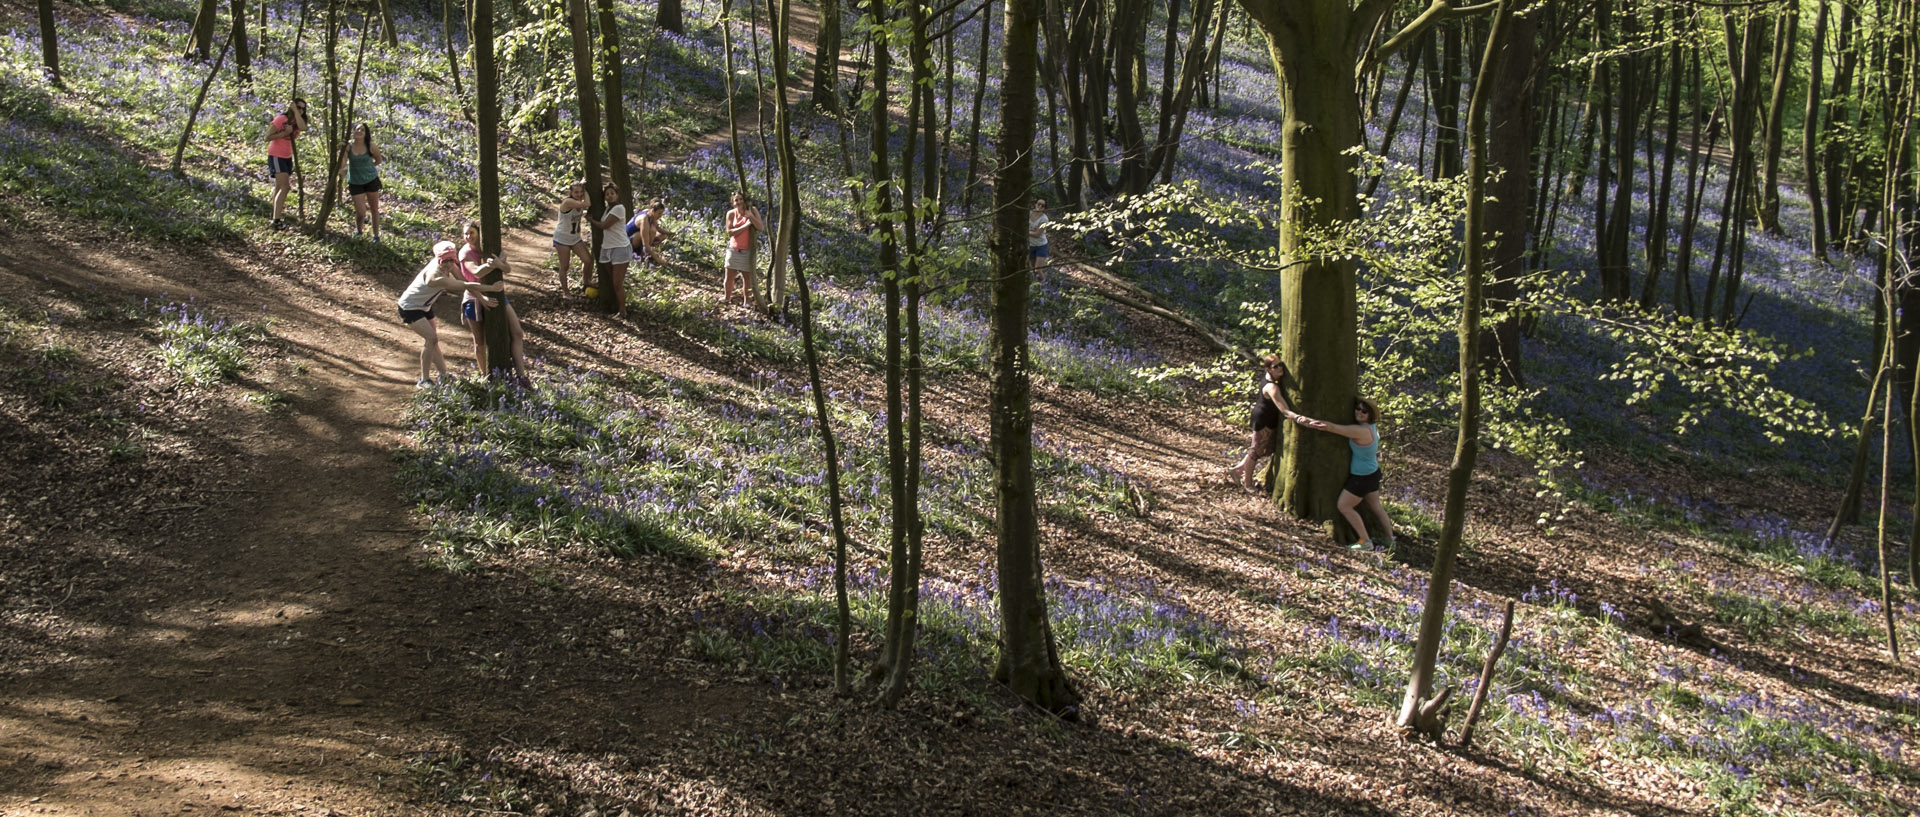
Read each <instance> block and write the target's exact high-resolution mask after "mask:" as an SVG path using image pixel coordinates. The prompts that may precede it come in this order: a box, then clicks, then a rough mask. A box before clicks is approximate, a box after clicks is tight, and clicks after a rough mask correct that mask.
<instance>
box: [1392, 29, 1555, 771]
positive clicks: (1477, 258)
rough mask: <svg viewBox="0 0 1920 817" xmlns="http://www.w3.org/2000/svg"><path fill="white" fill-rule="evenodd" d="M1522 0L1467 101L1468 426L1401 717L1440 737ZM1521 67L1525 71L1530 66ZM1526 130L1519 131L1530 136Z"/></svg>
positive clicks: (1450, 480) (1464, 357)
mask: <svg viewBox="0 0 1920 817" xmlns="http://www.w3.org/2000/svg"><path fill="white" fill-rule="evenodd" d="M1517 3H1518V0H1500V8H1499V10H1498V11H1497V12H1495V15H1494V18H1493V28H1492V29H1491V30H1490V31H1489V32H1488V34H1487V50H1486V53H1485V54H1484V55H1483V56H1482V57H1481V62H1480V71H1479V73H1478V74H1477V75H1476V76H1475V80H1474V83H1473V98H1472V101H1471V102H1469V103H1468V105H1467V150H1468V156H1469V158H1468V169H1467V190H1468V192H1467V205H1466V206H1467V213H1466V216H1467V218H1466V222H1467V223H1466V240H1465V241H1464V242H1463V243H1464V245H1465V252H1464V255H1465V256H1466V258H1465V263H1464V267H1465V269H1464V270H1463V271H1462V273H1461V277H1462V278H1464V279H1465V280H1464V284H1465V292H1464V293H1463V294H1462V298H1461V305H1460V427H1459V436H1458V437H1457V439H1456V440H1455V442H1454V448H1453V466H1452V467H1451V468H1450V469H1449V470H1448V472H1447V505H1446V518H1445V520H1444V521H1443V522H1442V523H1441V526H1440V542H1439V544H1438V545H1436V546H1435V549H1434V556H1433V578H1432V579H1431V580H1429V581H1428V582H1427V598H1426V601H1425V603H1424V604H1423V605H1422V607H1421V609H1420V635H1419V638H1418V640H1417V641H1415V642H1414V649H1413V669H1412V672H1411V674H1410V675H1409V677H1408V679H1407V690H1406V695H1405V697H1404V699H1403V700H1402V702H1401V706H1400V717H1399V718H1398V720H1397V723H1398V724H1399V725H1400V726H1401V727H1403V728H1409V729H1414V730H1416V731H1419V732H1423V733H1425V734H1427V735H1429V736H1431V737H1432V738H1433V739H1435V740H1439V739H1440V737H1441V735H1442V733H1444V732H1445V730H1446V722H1445V715H1444V714H1443V711H1444V707H1445V704H1446V699H1447V696H1448V694H1449V693H1451V692H1452V690H1451V689H1450V688H1449V689H1447V690H1444V691H1442V692H1441V693H1440V694H1439V695H1438V696H1435V695H1433V684H1434V674H1435V665H1436V663H1437V661H1438V658H1439V655H1440V641H1441V639H1443V638H1445V636H1446V621H1447V599H1448V596H1449V595H1450V594H1451V592H1452V590H1453V566H1454V562H1455V561H1456V560H1457V559H1458V557H1459V553H1460V539H1461V535H1462V533H1463V532H1464V531H1465V530H1466V518H1467V488H1468V487H1469V486H1470V485H1471V484H1472V483H1473V466H1474V461H1475V459H1476V458H1477V456H1478V453H1479V446H1480V374H1479V370H1480V367H1479V366H1478V365H1477V364H1478V363H1479V360H1478V355H1479V351H1478V350H1477V349H1476V348H1475V347H1476V346H1478V345H1479V343H1480V294H1481V293H1480V283H1481V278H1482V277H1483V275H1484V269H1483V267H1484V265H1485V260H1484V259H1483V258H1482V255H1483V254H1484V252H1485V249H1484V248H1485V246H1486V242H1485V241H1483V240H1482V238H1481V237H1482V236H1483V235H1485V230H1486V225H1485V224H1484V223H1483V222H1484V219H1483V217H1482V216H1483V213H1482V208H1481V199H1482V194H1483V193H1484V192H1485V191H1484V188H1485V185H1486V179H1487V155H1486V154H1487V144H1486V142H1487V123H1486V110H1487V97H1488V96H1489V95H1491V93H1492V86H1493V85H1494V82H1495V81H1494V80H1493V77H1495V76H1496V75H1498V74H1499V73H1500V72H1501V66H1500V63H1501V60H1502V57H1503V56H1504V54H1503V52H1504V50H1505V49H1504V48H1503V47H1502V40H1503V39H1504V38H1505V37H1506V29H1507V23H1508V21H1509V20H1510V19H1511V17H1512V15H1513V8H1514V6H1515V5H1517ZM1521 70H1525V69H1524V67H1523V68H1522V69H1521ZM1524 133H1525V132H1524V131H1518V132H1516V134H1515V137H1516V138H1524Z"/></svg>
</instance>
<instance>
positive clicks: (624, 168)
mask: <svg viewBox="0 0 1920 817" xmlns="http://www.w3.org/2000/svg"><path fill="white" fill-rule="evenodd" d="M599 9H600V69H601V70H600V74H601V86H602V87H603V89H604V90H605V91H606V107H605V110H606V119H607V168H608V170H609V171H610V174H611V176H612V178H613V183H614V184H615V185H616V186H618V187H619V188H620V192H621V194H622V195H625V196H626V197H627V200H628V201H630V202H632V206H631V207H630V208H629V209H628V212H629V213H632V212H634V211H637V210H639V209H640V197H639V196H636V195H634V190H633V177H632V171H631V170H630V169H629V165H628V162H627V113H626V110H627V109H626V104H625V102H624V100H625V97H626V95H625V92H624V91H623V90H622V88H621V84H622V83H621V79H622V77H621V70H622V69H621V66H622V65H623V64H624V61H623V60H622V59H621V56H620V24H619V21H618V20H616V19H614V16H613V0H599ZM608 283H609V282H607V281H601V282H600V308H601V309H602V310H604V311H605V312H607V313H608V314H617V313H621V312H625V311H626V308H627V305H626V304H625V303H622V302H621V299H622V298H624V297H625V295H626V287H614V286H608V285H607V284H608Z"/></svg>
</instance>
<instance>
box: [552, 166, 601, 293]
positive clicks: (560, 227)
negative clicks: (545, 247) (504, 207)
mask: <svg viewBox="0 0 1920 817" xmlns="http://www.w3.org/2000/svg"><path fill="white" fill-rule="evenodd" d="M588 206H589V205H588V204H587V183H586V182H574V183H573V184H572V185H570V186H568V187H567V192H566V193H565V194H564V195H562V196H561V197H560V206H559V207H558V208H557V209H558V210H559V211H560V215H559V216H558V217H556V218H555V219H554V220H553V254H554V255H556V256H559V264H560V288H559V289H557V290H554V291H555V292H558V293H560V294H561V295H565V294H567V268H568V267H571V266H573V259H574V258H576V257H578V258H579V259H580V290H581V291H582V292H585V291H586V288H587V278H588V276H590V275H591V274H592V273H591V270H592V269H593V245H592V244H591V243H589V242H587V241H585V240H583V239H584V238H585V236H582V235H581V234H580V217H581V216H583V215H586V213H587V207H588Z"/></svg>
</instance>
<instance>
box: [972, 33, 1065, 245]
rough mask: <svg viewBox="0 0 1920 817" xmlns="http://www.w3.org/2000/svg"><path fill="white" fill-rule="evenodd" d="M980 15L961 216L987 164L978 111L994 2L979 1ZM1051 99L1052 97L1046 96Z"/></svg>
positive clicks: (1055, 131) (984, 85)
mask: <svg viewBox="0 0 1920 817" xmlns="http://www.w3.org/2000/svg"><path fill="white" fill-rule="evenodd" d="M981 5H982V6H983V7H984V8H982V9H981V14H980V56H979V57H978V58H977V59H976V60H974V63H973V64H974V66H975V71H974V78H975V82H974V86H973V111H972V113H970V114H968V115H967V184H966V187H965V188H964V189H963V190H962V192H961V193H960V212H962V213H969V214H970V213H972V212H973V191H974V190H975V189H977V188H979V186H980V179H981V172H980V171H981V169H982V168H983V167H984V166H985V165H986V162H984V161H981V156H980V107H981V105H982V104H983V103H984V102H985V101H986V98H987V75H988V74H989V73H990V72H988V71H987V54H988V51H987V46H988V45H990V44H991V42H992V39H993V0H981ZM1049 96H1051V95H1049ZM1052 131H1053V137H1054V140H1055V141H1056V142H1058V141H1059V138H1060V134H1059V125H1058V124H1057V123H1056V124H1055V126H1054V127H1053V128H1052ZM1054 165H1055V167H1054V171H1055V172H1056V173H1057V172H1059V166H1058V165H1059V161H1058V160H1057V159H1056V160H1055V162H1054Z"/></svg>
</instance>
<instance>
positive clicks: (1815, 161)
mask: <svg viewBox="0 0 1920 817" xmlns="http://www.w3.org/2000/svg"><path fill="white" fill-rule="evenodd" d="M1815 2H1816V3H1818V4H1819V11H1817V12H1816V13H1815V14H1814V17H1813V52H1812V54H1811V55H1810V56H1809V57H1808V59H1807V64H1808V65H1809V66H1811V68H1812V70H1811V71H1810V72H1809V73H1808V75H1807V109H1806V117H1805V119H1806V121H1805V122H1804V123H1803V125H1802V128H1801V131H1800V157H1801V163H1802V164H1803V165H1805V167H1806V174H1807V204H1808V206H1809V207H1810V208H1811V209H1812V211H1813V213H1812V214H1813V257H1814V258H1816V259H1819V261H1820V262H1821V263H1823V264H1824V263H1826V261H1827V203H1826V200H1825V198H1824V196H1822V194H1821V190H1820V138H1819V137H1820V111H1821V108H1820V100H1821V98H1822V97H1824V96H1825V95H1826V89H1824V88H1822V87H1821V73H1822V72H1824V71H1825V70H1826V65H1825V63H1826V59H1827V7H1828V5H1827V0H1815ZM1916 529H1920V528H1916Z"/></svg>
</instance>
